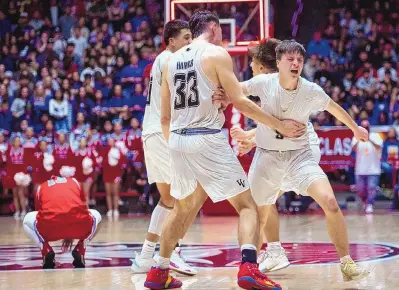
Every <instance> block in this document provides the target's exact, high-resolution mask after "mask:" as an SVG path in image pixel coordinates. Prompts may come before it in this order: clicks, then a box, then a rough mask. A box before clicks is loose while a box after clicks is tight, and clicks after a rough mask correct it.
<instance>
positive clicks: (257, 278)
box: [237, 263, 282, 290]
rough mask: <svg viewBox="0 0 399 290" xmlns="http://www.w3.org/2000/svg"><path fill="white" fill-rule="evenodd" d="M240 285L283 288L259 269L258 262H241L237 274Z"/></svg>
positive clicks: (258, 287)
mask: <svg viewBox="0 0 399 290" xmlns="http://www.w3.org/2000/svg"><path fill="white" fill-rule="evenodd" d="M237 280H238V281H237V283H238V286H240V287H241V288H244V289H248V290H252V289H260V290H281V289H282V288H281V286H280V285H279V284H277V283H275V282H273V281H272V280H270V279H269V278H267V276H266V275H265V274H263V273H262V272H260V271H259V269H258V265H257V264H251V263H244V264H241V266H240V270H239V271H238V274H237Z"/></svg>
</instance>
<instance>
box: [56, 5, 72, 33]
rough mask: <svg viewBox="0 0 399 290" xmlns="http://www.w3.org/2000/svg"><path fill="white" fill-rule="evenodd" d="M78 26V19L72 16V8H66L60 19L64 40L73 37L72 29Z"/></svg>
mask: <svg viewBox="0 0 399 290" xmlns="http://www.w3.org/2000/svg"><path fill="white" fill-rule="evenodd" d="M75 24H76V18H75V17H74V16H72V9H71V6H69V5H67V6H66V7H65V14H64V15H63V16H61V17H60V21H59V25H60V28H61V31H62V34H63V36H64V39H68V38H69V37H71V29H72V27H74V26H75Z"/></svg>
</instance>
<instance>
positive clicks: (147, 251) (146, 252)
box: [140, 240, 157, 259]
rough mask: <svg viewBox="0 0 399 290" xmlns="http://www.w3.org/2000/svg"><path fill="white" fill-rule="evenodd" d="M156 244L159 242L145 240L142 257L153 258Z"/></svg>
mask: <svg viewBox="0 0 399 290" xmlns="http://www.w3.org/2000/svg"><path fill="white" fill-rule="evenodd" d="M156 246H157V243H153V242H150V241H147V240H145V241H144V244H143V248H142V249H141V254H140V257H141V258H142V259H152V256H154V252H155V247H156Z"/></svg>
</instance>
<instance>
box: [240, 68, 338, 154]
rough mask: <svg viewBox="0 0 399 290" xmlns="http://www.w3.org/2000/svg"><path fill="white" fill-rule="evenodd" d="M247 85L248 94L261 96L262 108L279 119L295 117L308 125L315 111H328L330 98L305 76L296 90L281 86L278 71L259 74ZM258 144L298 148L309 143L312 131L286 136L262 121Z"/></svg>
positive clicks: (279, 149) (260, 145)
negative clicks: (288, 89)
mask: <svg viewBox="0 0 399 290" xmlns="http://www.w3.org/2000/svg"><path fill="white" fill-rule="evenodd" d="M245 86H246V88H247V90H248V92H249V94H251V95H253V96H258V97H259V98H260V100H261V107H262V109H263V110H264V111H265V112H267V113H269V114H271V115H273V116H274V117H276V118H277V119H279V120H295V121H298V122H300V123H302V124H307V123H308V121H309V117H310V115H311V113H312V112H313V111H324V110H326V108H327V106H328V104H329V102H330V97H329V96H328V95H327V94H326V93H325V92H324V91H323V89H322V88H321V87H319V86H318V85H317V84H315V83H311V82H309V81H307V80H306V79H304V78H302V77H300V78H299V83H298V88H297V89H296V90H295V91H293V92H291V91H287V90H285V89H283V88H282V87H281V86H280V82H279V78H278V73H274V74H260V75H257V76H255V77H254V78H252V79H250V80H249V81H247V82H245ZM256 144H257V145H258V146H259V147H261V148H264V149H267V150H277V151H288V150H297V149H301V148H303V147H305V146H307V144H309V131H307V132H306V134H304V135H303V136H301V137H298V138H287V137H282V136H281V134H278V133H277V132H276V131H275V130H273V129H271V128H269V127H267V126H265V125H263V124H259V126H258V128H257V129H256Z"/></svg>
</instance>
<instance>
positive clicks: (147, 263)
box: [130, 253, 156, 274]
mask: <svg viewBox="0 0 399 290" xmlns="http://www.w3.org/2000/svg"><path fill="white" fill-rule="evenodd" d="M135 254H136V257H135V258H134V259H133V260H132V262H133V263H132V266H131V267H130V269H131V270H132V271H133V272H134V273H136V274H147V273H148V272H150V270H151V267H152V266H155V265H156V262H155V260H154V259H153V258H149V259H143V258H141V256H140V254H139V253H135Z"/></svg>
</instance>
